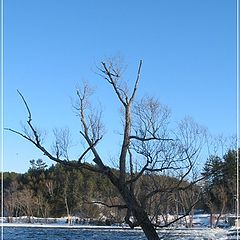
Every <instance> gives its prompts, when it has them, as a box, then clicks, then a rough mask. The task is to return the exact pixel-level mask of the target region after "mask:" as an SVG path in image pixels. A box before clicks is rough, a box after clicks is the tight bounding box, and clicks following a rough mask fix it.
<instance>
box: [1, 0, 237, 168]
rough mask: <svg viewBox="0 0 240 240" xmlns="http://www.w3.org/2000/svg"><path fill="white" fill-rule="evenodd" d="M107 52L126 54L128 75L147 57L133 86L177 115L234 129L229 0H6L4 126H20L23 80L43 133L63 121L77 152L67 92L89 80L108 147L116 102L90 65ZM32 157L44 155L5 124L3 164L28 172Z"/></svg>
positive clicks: (232, 5) (108, 151) (107, 148)
mask: <svg viewBox="0 0 240 240" xmlns="http://www.w3.org/2000/svg"><path fill="white" fill-rule="evenodd" d="M112 55H121V56H123V57H124V59H125V62H126V64H127V65H128V71H127V73H126V79H131V78H133V77H134V78H135V75H136V71H137V67H138V63H139V60H140V59H143V67H142V81H141V83H140V86H139V87H140V88H139V92H138V93H139V95H153V96H156V97H158V98H159V100H160V101H161V102H162V103H164V104H166V105H168V106H169V108H171V110H172V117H173V120H174V121H175V120H179V119H181V118H183V117H184V116H185V115H190V116H192V117H193V118H194V119H195V120H196V121H197V122H198V123H200V124H202V125H204V126H206V127H207V128H208V129H209V131H210V132H211V133H213V134H224V135H226V136H228V135H232V134H235V133H236V1H235V0H151V1H146V0H145V1H143V0H131V1H127V0H122V1H110V0H102V1H98V0H95V1H93V0H88V1H79V0H69V1H67V0H34V1H32V0H21V1H19V0H7V1H4V127H11V128H14V129H16V130H20V129H21V122H24V121H25V120H26V119H27V112H26V109H25V108H24V105H23V103H22V101H21V99H20V97H19V96H18V94H17V92H16V90H17V89H19V90H20V91H21V92H22V94H23V95H24V96H25V98H26V100H27V101H28V104H29V106H30V108H31V110H32V114H33V121H34V123H35V124H36V125H37V126H38V127H39V128H41V129H44V130H45V131H46V133H47V135H46V140H45V143H46V144H49V143H50V142H51V141H52V140H53V139H52V134H51V131H52V129H53V128H55V127H66V126H69V128H70V130H71V133H72V138H73V140H72V145H73V149H74V154H73V157H76V156H77V153H78V152H79V153H80V150H81V149H80V148H79V149H78V148H77V147H76V146H77V144H79V143H80V142H81V139H80V136H79V134H78V132H79V130H80V125H79V120H78V119H77V117H76V116H75V114H74V112H73V109H72V106H71V97H74V96H75V87H76V86H77V85H78V84H79V83H80V82H81V81H82V80H85V81H88V82H89V83H90V84H92V85H93V86H95V88H96V97H95V101H96V102H102V108H103V111H104V120H105V126H106V129H107V135H106V138H105V139H104V142H103V144H102V145H100V146H99V148H100V151H101V152H102V154H103V155H104V156H106V157H107V156H110V157H114V156H115V154H116V151H115V150H113V149H114V147H113V143H114V144H115V145H117V144H118V143H119V139H117V136H118V135H117V133H116V131H117V130H118V127H117V124H118V123H120V120H119V118H118V107H119V105H116V104H117V101H116V100H115V98H114V95H113V93H112V92H111V88H110V86H109V85H107V84H106V82H104V81H103V80H102V79H101V78H99V76H97V75H96V74H95V73H94V69H95V65H96V64H97V63H98V62H99V61H101V60H102V59H104V58H105V57H108V56H112ZM112 150H113V151H112ZM33 158H34V159H37V158H43V159H44V160H46V158H45V157H44V156H42V153H41V152H39V151H38V150H36V149H35V148H34V147H33V146H32V145H31V144H30V143H28V142H26V141H25V140H24V139H22V138H20V137H18V136H16V135H14V134H12V133H10V132H4V171H16V172H24V171H26V170H27V169H28V168H29V160H31V159H33ZM49 163H50V162H49V161H48V164H49Z"/></svg>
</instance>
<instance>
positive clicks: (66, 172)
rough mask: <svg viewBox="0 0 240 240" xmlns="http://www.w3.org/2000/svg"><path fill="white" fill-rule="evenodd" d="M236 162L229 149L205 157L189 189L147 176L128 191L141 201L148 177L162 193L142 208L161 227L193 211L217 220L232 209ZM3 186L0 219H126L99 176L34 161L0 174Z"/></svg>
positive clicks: (119, 202) (118, 200) (170, 179)
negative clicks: (171, 217)
mask: <svg viewBox="0 0 240 240" xmlns="http://www.w3.org/2000/svg"><path fill="white" fill-rule="evenodd" d="M236 161H237V154H236V151H235V150H229V151H228V152H227V153H226V154H225V155H224V157H223V158H220V157H218V156H210V157H209V159H208V160H207V161H206V164H205V166H204V169H203V172H202V173H201V174H202V176H206V178H205V179H203V180H202V181H201V182H199V183H198V184H197V185H195V186H193V187H188V188H185V187H184V186H189V183H188V184H187V183H186V182H185V183H184V182H183V183H181V184H182V186H181V188H180V190H179V189H178V191H175V190H174V188H172V189H171V186H172V185H173V183H174V182H176V181H177V179H175V178H173V177H169V176H168V177H167V176H163V175H159V174H158V175H156V174H155V175H154V174H153V173H149V175H148V174H145V175H144V176H142V177H141V181H140V182H139V183H138V184H139V185H138V186H134V189H135V191H136V194H137V195H138V199H140V200H141V197H144V193H145V189H149V188H151V187H153V186H151V185H150V184H149V182H150V181H149V179H150V178H151V182H152V179H154V183H155V184H156V185H157V186H158V189H160V188H162V194H161V195H159V196H158V197H157V198H156V199H151V201H149V202H148V203H147V206H146V207H147V208H148V209H150V211H149V212H150V213H151V214H152V216H153V217H155V218H156V221H160V220H159V219H161V221H165V222H167V217H166V216H167V214H176V215H179V214H185V213H187V212H188V213H189V214H191V213H192V214H193V213H194V210H195V209H202V210H203V211H204V212H207V213H210V214H213V213H214V214H219V217H220V216H221V215H222V214H224V213H229V212H231V213H232V212H234V211H235V208H236V173H237V171H236ZM115 174H118V172H117V171H115ZM3 181H4V182H3V191H4V192H3V194H4V202H3V207H4V209H3V212H4V216H10V217H11V216H15V217H18V216H29V217H31V216H35V217H43V218H47V217H62V216H78V217H80V218H83V219H84V218H92V219H101V218H107V219H112V220H113V221H118V222H122V221H124V216H125V215H126V212H125V210H124V203H123V201H122V199H121V198H120V197H119V194H118V192H117V190H116V189H115V188H114V187H113V186H112V184H111V183H110V182H109V180H108V179H107V178H106V177H104V175H101V174H99V173H94V172H89V171H87V170H79V169H78V170H77V169H72V168H66V167H65V166H62V165H60V164H56V165H52V166H51V167H47V165H46V164H45V162H44V161H43V160H41V159H38V160H31V161H30V167H29V170H28V171H27V172H26V173H24V174H19V173H14V172H4V174H3ZM155 187H156V186H155ZM140 200H139V201H140ZM192 203H195V204H192ZM114 206H115V207H114ZM190 209H191V211H190ZM159 216H161V218H159Z"/></svg>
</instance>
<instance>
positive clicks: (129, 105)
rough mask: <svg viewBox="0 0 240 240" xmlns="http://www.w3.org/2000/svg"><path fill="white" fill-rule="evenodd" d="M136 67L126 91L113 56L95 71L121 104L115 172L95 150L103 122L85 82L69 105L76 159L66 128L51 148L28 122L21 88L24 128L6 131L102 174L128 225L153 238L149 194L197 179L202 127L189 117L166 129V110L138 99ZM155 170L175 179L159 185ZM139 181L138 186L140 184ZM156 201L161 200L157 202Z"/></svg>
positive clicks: (154, 195)
mask: <svg viewBox="0 0 240 240" xmlns="http://www.w3.org/2000/svg"><path fill="white" fill-rule="evenodd" d="M141 68H142V61H140V63H139V66H138V71H137V75H136V79H135V81H134V84H133V88H132V90H131V89H130V88H129V86H128V84H126V82H124V81H123V79H122V69H121V68H120V67H119V65H117V64H115V63H114V61H109V62H102V63H101V64H100V66H99V67H98V73H99V75H101V76H102V77H103V79H104V80H105V81H106V82H107V83H108V84H110V86H111V87H112V90H113V92H114V93H115V95H116V97H117V99H118V100H119V102H120V104H121V107H122V111H121V113H122V123H123V131H122V144H121V147H120V154H119V156H118V158H117V159H118V162H117V165H118V171H115V172H114V171H113V170H112V169H111V168H110V166H108V165H107V164H106V163H105V162H106V161H105V160H104V159H103V158H102V157H101V155H100V154H99V151H98V149H97V144H98V143H99V142H100V140H101V139H102V137H103V134H104V127H103V123H102V119H101V112H99V111H95V110H94V111H93V110H92V109H91V105H90V97H91V94H92V91H91V89H90V87H89V86H88V85H87V84H85V85H84V86H83V88H82V89H79V90H77V92H76V93H77V104H75V106H74V107H75V110H76V111H77V112H78V116H79V118H80V122H81V127H82V130H81V132H80V133H81V135H82V137H83V139H84V140H85V141H86V143H87V147H86V149H84V150H83V152H82V154H81V155H80V156H79V158H78V159H74V160H71V159H69V157H68V145H69V144H68V134H67V132H64V131H62V132H60V133H59V132H58V133H57V132H56V134H55V135H56V141H55V143H54V147H53V150H54V153H52V152H51V151H50V150H48V149H47V148H46V146H44V145H43V143H42V139H41V134H40V133H39V132H38V131H37V129H36V128H35V127H34V125H33V123H32V113H31V111H30V108H29V106H28V104H27V102H26V100H25V98H24V97H23V95H22V94H21V93H20V92H19V94H20V96H21V98H22V100H23V102H24V104H25V107H26V109H27V111H28V120H27V127H28V129H27V127H26V128H25V129H24V131H16V130H14V129H11V128H8V130H10V131H11V132H14V133H16V134H18V135H20V136H21V137H23V138H25V139H26V140H28V141H30V142H31V143H32V144H33V145H35V147H37V148H38V149H39V150H40V151H41V152H42V153H43V154H44V155H46V156H47V157H48V158H49V159H51V160H53V161H54V162H57V163H60V164H62V165H64V166H68V167H72V168H75V169H87V170H89V171H94V172H98V173H101V174H103V175H105V176H106V177H107V178H108V179H109V180H110V182H111V183H112V184H113V185H114V186H115V187H116V189H117V190H118V192H119V195H120V196H121V198H122V200H123V202H124V204H123V205H117V206H114V207H118V208H126V217H125V221H126V223H127V224H128V225H129V226H130V227H131V228H134V227H136V226H141V228H142V229H143V231H144V233H145V235H146V237H147V238H148V239H151V240H154V239H159V236H158V234H157V232H156V228H157V227H161V226H163V225H158V224H157V222H156V221H154V219H156V218H155V217H152V216H151V215H150V212H148V209H147V207H146V206H147V205H149V203H150V202H151V201H153V200H154V199H161V197H160V196H161V195H164V194H167V193H169V192H171V193H173V194H174V193H177V192H178V191H184V190H186V189H188V188H189V187H192V186H193V185H194V184H196V183H197V182H198V181H199V179H197V178H196V177H197V176H196V174H195V171H194V166H195V163H196V160H197V158H198V155H199V152H200V150H201V146H202V141H203V139H204V133H205V132H204V129H203V128H201V127H200V126H199V125H198V124H196V123H195V122H194V121H193V120H192V119H190V118H186V119H184V120H183V121H182V122H180V124H179V125H178V127H177V128H175V129H174V130H173V129H170V128H169V124H168V123H169V121H170V111H169V110H168V108H167V107H165V106H163V105H162V104H160V103H159V101H158V100H156V99H154V98H153V97H145V98H142V99H140V100H139V101H137V100H136V94H137V90H138V84H139V81H140V75H141ZM109 140H110V141H111V139H109ZM87 154H88V155H89V154H91V155H92V163H93V164H90V163H87V162H85V161H83V160H84V158H85V157H86V155H87ZM160 175H161V176H170V177H173V178H174V179H175V181H170V182H169V183H168V184H167V185H166V184H161V182H159V183H157V182H156V177H155V176H160ZM146 176H147V177H148V180H152V184H148V185H147V186H146V187H144V188H143V183H144V179H145V177H146ZM140 185H141V186H142V187H141V188H139V186H140ZM139 189H140V190H139ZM139 191H140V192H139ZM195 200H196V199H195ZM195 200H194V202H192V203H189V209H186V210H185V213H186V214H188V213H189V212H190V211H191V209H192V207H193V206H194V204H195V203H196V201H195ZM159 201H160V200H159ZM158 204H159V205H161V202H159V203H158ZM110 207H111V206H110ZM182 217H183V216H180V217H179V218H182ZM175 221H177V219H175V220H174V222H175ZM169 224H171V223H167V225H169Z"/></svg>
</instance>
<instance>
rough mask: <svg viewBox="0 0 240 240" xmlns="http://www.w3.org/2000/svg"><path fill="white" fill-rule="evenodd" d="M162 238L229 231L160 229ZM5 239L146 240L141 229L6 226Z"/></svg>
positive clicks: (181, 239) (204, 238)
mask: <svg viewBox="0 0 240 240" xmlns="http://www.w3.org/2000/svg"><path fill="white" fill-rule="evenodd" d="M158 233H159V236H160V238H161V239H167V240H193V239H196V240H214V239H216V240H217V239H218V240H224V239H225V240H226V239H227V232H226V231H224V230H221V229H218V230H215V229H182V230H179V229H172V230H169V229H167V230H160V231H158ZM3 239H4V240H5V239H9V240H10V239H11V240H14V239H19V240H21V239H22V240H23V239H44V240H56V239H57V240H63V239H64V240H70V239H71V240H72V239H80V240H89V239H90V240H91V239H92V240H112V239H114V240H121V239H122V240H134V239H137V240H141V239H142V240H144V239H146V238H145V236H144V234H143V232H142V231H140V230H121V229H107V228H105V229H104V228H103V229H83V228H60V227H59V228H58V227H57V228H48V227H14V226H7V227H6V226H5V227H4V229H3Z"/></svg>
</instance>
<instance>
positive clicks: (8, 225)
mask: <svg viewBox="0 0 240 240" xmlns="http://www.w3.org/2000/svg"><path fill="white" fill-rule="evenodd" d="M2 226H3V227H29V228H70V229H83V230H88V229H91V230H134V231H136V230H138V231H142V230H141V228H139V227H136V228H134V229H131V228H130V227H128V226H96V225H67V224H55V223H50V224H47V223H46V224H45V223H3V224H2Z"/></svg>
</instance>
